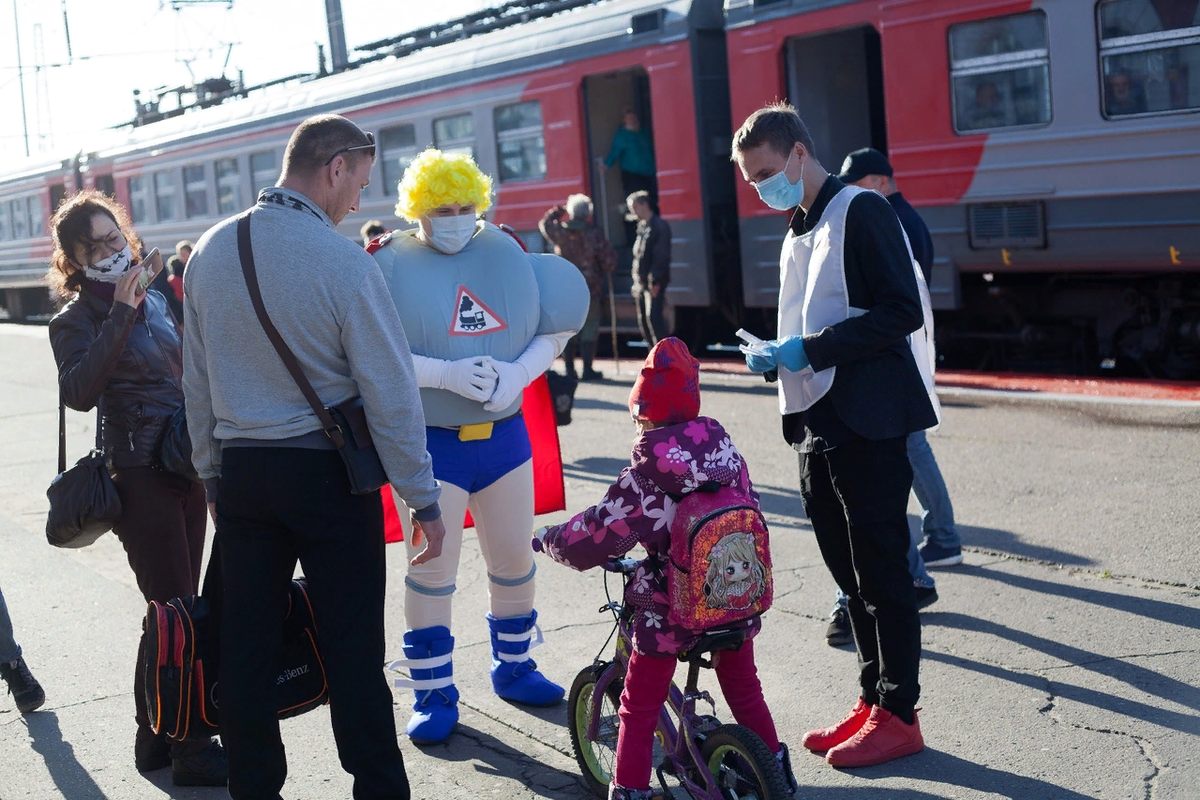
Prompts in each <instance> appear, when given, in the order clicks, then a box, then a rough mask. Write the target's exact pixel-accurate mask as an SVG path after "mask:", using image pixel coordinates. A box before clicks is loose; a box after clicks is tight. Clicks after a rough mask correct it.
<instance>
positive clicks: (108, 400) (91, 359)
mask: <svg viewBox="0 0 1200 800" xmlns="http://www.w3.org/2000/svg"><path fill="white" fill-rule="evenodd" d="M50 235H51V237H52V239H53V243H54V249H53V252H52V253H51V256H50V271H49V273H48V275H47V282H48V283H49V284H50V288H51V291H52V292H54V294H55V295H57V297H58V298H59V300H60V301H62V302H64V303H65V304H66V305H65V306H64V308H63V309H62V310H61V311H60V312H58V314H57V315H55V317H54V318H53V319H52V320H50V345H51V347H52V349H53V350H54V360H55V363H56V364H57V365H58V388H59V392H60V395H61V397H62V399H63V402H64V403H65V404H66V405H67V406H68V407H69V408H73V409H75V410H76V411H90V410H91V409H93V408H96V407H97V406H99V407H100V411H101V419H102V422H101V424H102V430H103V448H104V456H105V459H106V460H107V461H108V463H109V468H110V470H111V471H112V474H113V483H115V484H116V487H117V494H118V495H119V496H120V498H121V507H122V517H121V521H120V522H118V523H117V524H116V526H115V527H114V528H113V532H114V533H116V535H117V538H119V539H120V540H121V545H122V546H123V547H124V548H125V554H126V556H128V558H129V566H130V567H132V568H133V573H134V575H135V576H136V577H137V583H138V588H139V589H141V591H142V596H143V597H144V598H145V600H146V602H150V601H151V600H155V601H157V602H159V603H166V602H168V601H170V600H172V599H174V598H176V597H187V596H189V595H194V594H198V593H199V590H200V562H201V560H202V559H203V557H204V538H205V526H206V518H205V511H206V509H205V504H204V488H203V487H202V486H201V485H200V484H198V483H194V482H192V481H191V480H190V479H188V478H185V477H182V476H180V475H175V474H172V473H170V472H167V471H166V470H164V469H163V467H162V462H161V460H160V456H159V446H160V442H161V441H162V438H163V432H164V430H165V429H166V427H167V423H168V422H169V420H170V419H171V417H172V416H174V414H175V412H176V411H178V410H179V409H180V408H181V407H182V406H183V348H182V343H181V338H180V329H179V325H178V323H177V322H176V320H175V318H174V317H173V316H172V315H171V311H170V310H169V307H168V305H167V300H166V298H165V297H164V296H163V295H162V294H160V293H159V292H157V291H155V290H154V289H152V288H151V289H149V290H144V289H142V288H141V285H140V279H141V277H142V272H143V270H144V269H154V268H157V269H158V272H159V274H160V275H161V273H162V269H161V266H162V265H161V261H158V263H157V264H151V265H148V264H146V263H144V262H142V261H141V260H140V259H139V260H138V261H136V262H135V261H134V256H133V254H134V253H141V250H142V243H141V241H140V240H139V239H138V236H137V234H136V233H135V232H134V230H133V226H132V224H131V223H130V221H129V215H128V214H127V213H126V211H125V209H124V208H123V207H122V206H120V205H118V204H117V202H116V201H115V200H113V199H112V198H110V197H107V196H106V195H104V194H101V193H100V192H97V191H95V190H92V189H85V190H83V191H81V192H78V193H76V194H75V195H73V196H72V197H71V198H70V199H68V200H67V201H66V202H64V203H63V204H62V205H61V206H59V208H58V210H57V211H56V212H55V213H54V216H53V217H52V218H51V219H50ZM151 285H153V284H151ZM169 291H170V289H169V287H168V292H169ZM144 647H145V638H144V637H143V639H142V643H141V644H140V645H139V648H138V650H139V652H138V663H139V664H140V663H141V662H142V660H143V655H142V650H143V648H144ZM133 687H134V689H133V699H134V719H135V720H136V721H137V735H136V737H135V739H134V764H135V766H136V767H137V769H138V771H139V772H150V771H152V770H156V769H161V768H163V767H171V769H172V775H173V779H174V781H175V783H176V784H177V785H192V786H197V785H202V786H224V785H225V783H226V778H227V775H228V767H227V764H226V761H225V753H224V751H223V750H222V749H221V747H220V745H218V744H217V743H216V742H207V741H201V742H176V743H171V742H168V741H167V740H166V737H165V735H156V734H155V733H154V730H153V729H152V728H151V726H150V716H149V712H148V710H147V707H146V686H145V676H144V674H143V672H142V670H140V669H135V671H134V678H133Z"/></svg>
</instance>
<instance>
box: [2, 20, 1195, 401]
mask: <svg viewBox="0 0 1200 800" xmlns="http://www.w3.org/2000/svg"><path fill="white" fill-rule="evenodd" d="M524 1H525V2H527V3H528V4H529V5H530V6H534V5H536V6H537V7H538V8H539V9H541V10H542V11H545V10H546V9H550V10H551V11H553V10H554V8H553V7H554V6H555V3H558V4H560V5H561V13H552V14H547V15H546V16H544V17H543V18H539V19H534V20H531V21H527V22H523V23H521V24H516V25H490V26H482V27H483V30H484V31H485V32H480V33H478V34H477V35H467V34H468V33H470V32H471V31H470V30H469V26H463V27H462V28H461V29H460V31H459V34H458V35H451V36H445V37H442V39H441V40H443V41H444V42H445V43H443V44H438V45H437V46H431V47H422V48H419V49H418V48H412V47H406V49H405V50H404V54H403V55H397V56H396V57H386V58H378V59H376V60H371V61H370V63H363V64H361V65H360V66H358V67H356V68H353V69H349V70H346V71H343V72H339V73H337V74H334V75H330V76H327V77H322V78H318V79H311V80H300V81H295V82H291V83H287V84H282V85H278V86H274V87H271V88H269V89H264V90H262V91H261V92H252V93H250V94H249V95H248V96H246V97H242V98H238V99H231V100H228V101H226V102H224V103H222V104H220V105H216V106H213V107H209V108H203V109H196V110H192V111H188V112H187V113H184V114H181V115H178V116H174V117H172V118H168V119H163V120H161V121H156V122H153V123H151V124H146V125H141V126H136V127H130V128H126V129H122V130H120V131H114V132H111V134H109V135H106V136H105V137H102V139H101V140H98V141H96V142H95V143H94V144H93V145H90V146H89V148H88V149H87V150H86V151H85V152H82V153H79V154H77V155H70V154H67V155H66V156H65V157H63V158H55V159H54V160H52V161H49V163H44V162H43V163H38V162H37V161H28V162H25V163H24V164H22V165H20V166H18V167H16V168H15V169H8V170H5V172H4V174H3V175H0V289H7V290H8V291H7V292H6V293H4V298H5V299H6V300H7V303H8V306H9V311H10V316H19V315H20V314H21V313H23V311H25V310H27V309H28V306H29V305H30V302H31V301H33V300H36V299H37V295H36V294H34V295H30V294H28V293H27V291H28V290H29V289H30V288H31V287H36V286H37V285H38V281H39V279H40V277H41V275H42V274H43V273H44V271H45V262H46V257H47V255H48V249H49V242H48V240H47V239H46V237H45V222H44V220H45V218H46V217H47V216H48V215H49V213H50V210H51V208H52V207H53V206H54V204H56V203H57V201H58V200H59V199H61V197H63V196H65V194H66V193H67V192H68V191H70V190H71V189H72V188H74V187H76V186H96V187H99V188H101V189H103V190H106V191H109V192H112V193H113V194H114V195H115V196H116V197H117V198H118V199H119V200H120V201H121V202H123V203H125V204H127V205H128V206H129V208H130V210H131V212H132V214H133V216H134V219H135V221H136V222H137V225H138V229H139V231H140V232H141V233H142V235H143V237H144V238H145V239H146V241H147V242H148V243H149V244H152V245H157V246H159V247H163V248H164V249H166V248H168V247H170V246H171V245H173V244H174V242H175V241H177V240H179V239H183V238H193V239H194V238H195V237H196V236H198V235H199V234H200V233H201V232H203V230H204V229H205V228H207V227H208V226H210V225H211V224H213V223H214V222H216V221H217V220H219V219H221V218H223V217H225V216H227V215H229V214H232V213H235V212H236V211H238V210H240V209H241V208H243V207H245V206H246V205H248V204H249V203H250V202H251V201H252V199H253V195H254V193H255V191H257V189H258V188H260V187H262V186H266V185H269V184H271V183H273V182H274V180H275V178H276V177H277V175H278V171H279V165H280V159H281V157H282V150H283V146H284V144H285V142H286V140H287V137H288V135H289V133H290V131H291V129H292V128H293V127H294V126H295V125H296V124H297V123H298V122H299V121H300V120H301V119H302V118H304V117H305V116H307V115H310V114H313V113H319V112H325V111H336V112H338V113H343V114H346V115H347V116H349V117H351V118H352V119H354V120H355V121H356V122H358V123H359V124H360V125H362V126H363V127H364V128H366V129H368V130H371V131H373V132H374V134H375V136H376V140H377V141H378V142H379V150H380V152H379V158H378V161H377V165H376V172H375V175H374V178H373V180H372V183H371V186H370V187H368V189H367V191H366V192H365V194H364V198H363V203H362V208H361V209H360V210H359V212H358V213H357V214H355V215H352V216H351V217H350V218H349V219H347V221H346V222H345V223H344V232H345V233H346V235H348V236H356V235H357V229H358V226H359V225H361V223H362V222H363V221H365V220H367V219H370V218H380V219H382V220H383V221H384V223H385V224H386V225H389V226H398V225H400V224H401V222H400V221H399V220H398V219H396V218H395V216H394V211H393V206H394V203H395V199H394V195H395V186H396V182H397V181H398V179H399V177H400V175H401V174H402V172H403V168H404V166H405V165H406V164H407V162H408V160H409V159H411V158H412V157H413V156H414V155H416V153H418V152H420V150H421V149H423V148H425V147H428V146H437V147H440V148H442V149H449V150H461V151H463V152H470V153H472V154H473V155H474V156H475V158H476V159H477V160H478V161H479V163H480V165H481V166H482V167H483V168H484V169H485V170H486V171H488V172H489V173H491V174H492V175H494V176H495V177H496V189H497V197H496V204H495V206H494V207H493V211H492V212H490V216H491V218H492V219H493V220H494V221H496V222H500V223H506V224H508V225H510V226H512V227H513V228H514V229H516V230H517V231H518V232H519V233H520V234H521V235H522V236H523V237H524V238H525V239H526V241H527V242H528V243H529V244H530V245H531V246H532V247H534V248H536V249H540V248H541V247H542V246H543V245H542V242H541V238H540V236H538V234H537V222H538V219H539V218H540V217H541V215H542V213H543V212H544V211H545V210H546V209H547V208H549V207H550V206H552V205H555V204H557V203H560V202H562V201H563V199H564V198H565V197H566V196H567V195H569V194H571V193H574V192H585V193H587V194H589V195H591V196H592V197H593V198H594V199H595V201H596V206H597V217H598V221H599V222H600V223H601V224H602V225H604V227H605V228H606V230H607V231H608V232H609V234H610V236H611V238H612V239H613V241H614V243H615V244H617V245H618V246H619V247H620V246H627V245H628V243H627V242H626V240H625V239H626V228H625V226H624V224H623V215H622V206H623V197H622V186H621V181H620V176H619V173H618V171H616V170H608V171H605V170H603V169H602V168H601V167H600V166H599V165H598V163H597V162H598V161H599V160H600V159H602V158H603V157H604V156H605V154H606V153H607V151H608V146H609V142H610V141H611V138H612V136H613V133H614V132H615V130H616V129H617V126H618V125H619V124H620V120H621V116H622V113H623V111H624V110H625V109H626V108H629V107H632V108H634V109H636V110H637V111H638V112H639V115H640V116H641V119H642V121H643V124H645V125H646V126H648V127H649V129H650V130H651V132H652V138H653V143H654V149H655V156H656V164H657V183H658V193H659V206H660V209H661V212H662V214H663V216H664V218H666V219H667V220H668V221H669V222H670V224H671V227H672V232H673V237H672V240H673V266H672V283H671V286H670V290H669V298H670V301H671V303H672V304H673V306H674V307H675V309H676V324H677V332H678V333H679V334H680V335H681V336H683V337H684V338H686V339H687V340H688V341H689V342H690V343H691V344H692V345H693V346H695V347H701V346H703V345H704V344H707V343H710V342H714V341H720V340H723V339H724V340H727V337H728V336H729V334H730V332H731V331H732V330H733V329H735V328H736V327H739V326H747V327H751V328H756V329H759V330H761V331H763V332H767V331H769V330H770V329H771V327H772V326H773V318H774V313H773V308H774V305H775V298H776V291H777V288H778V252H779V243H780V240H781V237H782V235H783V233H784V231H785V225H786V218H785V217H784V216H783V215H780V214H778V213H776V212H772V211H770V210H769V209H767V208H766V207H765V206H763V205H762V204H761V202H760V201H759V200H758V198H757V196H756V195H755V193H754V191H753V189H752V188H751V187H749V186H748V185H746V184H745V183H744V182H743V181H742V180H741V178H740V176H739V175H738V174H737V172H736V167H735V166H734V165H733V164H731V163H730V161H729V142H730V137H731V134H732V131H733V130H734V129H735V127H736V126H737V125H738V124H740V122H741V121H742V120H743V119H744V118H745V117H746V116H747V115H749V114H750V113H751V112H752V111H754V110H755V109H756V108H758V107H759V106H761V105H763V104H765V103H767V102H770V101H773V100H776V99H788V100H790V101H791V102H792V103H794V104H795V105H796V106H797V108H799V110H800V112H801V114H802V116H803V117H804V118H805V120H806V121H807V123H808V125H809V127H810V129H811V131H812V133H813V136H814V140H815V144H816V151H817V153H816V154H817V157H818V158H819V160H820V161H821V162H822V163H823V165H824V166H825V167H826V168H828V169H830V170H831V171H833V172H837V171H838V167H839V166H840V163H841V160H842V158H843V157H844V156H845V154H847V153H848V152H850V151H852V150H855V149H858V148H860V147H864V146H873V147H875V148H877V149H879V150H882V151H884V152H885V153H887V154H888V155H889V157H890V158H891V160H892V163H893V165H894V167H895V170H896V176H895V177H896V181H897V184H898V185H899V188H900V190H901V191H903V192H904V194H905V196H906V197H907V198H908V199H909V200H910V201H911V202H912V203H913V205H915V206H917V208H918V209H919V210H920V212H921V214H922V216H923V217H924V218H925V220H926V222H927V223H928V225H929V227H930V229H931V231H932V233H933V236H934V241H935V246H936V250H937V256H936V262H935V264H934V268H933V274H932V278H931V281H930V283H931V293H932V296H933V298H934V305H935V308H936V309H937V315H938V344H939V348H940V351H941V352H942V353H943V355H944V356H945V358H946V359H947V361H948V362H949V363H955V364H958V365H961V366H981V367H989V368H1021V369H1047V370H1055V371H1071V372H1094V371H1097V370H1099V369H1101V368H1102V367H1114V368H1116V369H1117V370H1119V371H1124V372H1129V373H1133V374H1139V373H1141V374H1147V373H1148V374H1154V375H1161V376H1166V377H1197V376H1200V0H1099V1H1098V2H1097V1H1096V0H1058V1H1057V2H1049V0H1004V1H1001V0H974V2H971V3H962V2H958V1H957V0H871V1H869V2H868V1H866V0H725V2H724V3H722V2H721V0H670V1H666V0H600V1H599V2H594V3H583V2H581V0H524ZM386 52H387V51H386V50H385V51H381V54H386ZM622 277H624V280H623V281H619V282H618V290H619V291H618V294H620V293H621V291H620V290H621V289H623V288H625V287H627V286H628V278H627V277H626V276H622ZM22 305H24V306H25V307H26V308H25V309H22Z"/></svg>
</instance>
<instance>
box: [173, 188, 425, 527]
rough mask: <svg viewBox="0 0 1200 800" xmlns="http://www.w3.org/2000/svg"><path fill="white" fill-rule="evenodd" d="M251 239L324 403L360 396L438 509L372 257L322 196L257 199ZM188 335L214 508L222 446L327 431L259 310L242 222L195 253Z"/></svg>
mask: <svg viewBox="0 0 1200 800" xmlns="http://www.w3.org/2000/svg"><path fill="white" fill-rule="evenodd" d="M250 235H251V241H252V243H253V249H254V265H255V269H256V271H257V273H258V283H259V286H260V287H261V291H262V297H263V305H264V306H265V307H266V310H267V314H268V315H269V316H270V318H271V321H272V322H273V323H274V324H275V327H276V328H278V329H279V334H280V336H282V337H283V340H284V342H286V343H287V345H288V347H289V348H291V350H292V352H293V353H295V355H296V360H297V361H299V362H300V367H301V369H303V371H304V375H305V377H307V378H308V380H309V382H310V383H312V385H313V388H314V389H315V390H316V392H317V396H318V397H320V398H321V401H322V402H323V403H324V404H325V405H326V406H332V405H337V404H338V403H341V402H343V401H345V400H348V399H350V398H352V397H355V396H361V397H362V398H363V404H364V406H365V408H366V413H367V424H368V427H369V428H370V430H371V436H372V438H373V439H374V441H375V447H376V449H377V450H378V451H379V458H380V460H381V461H382V462H383V467H384V469H385V470H386V471H387V475H388V479H389V480H390V481H391V483H392V485H393V486H395V488H396V491H397V492H398V493H399V495H400V497H401V499H403V500H404V502H405V503H406V504H407V505H408V507H409V508H413V509H427V508H430V507H431V506H434V504H435V503H436V502H437V500H438V496H439V495H440V494H441V488H440V487H439V486H438V484H437V482H436V481H435V480H434V478H433V462H432V459H431V458H430V456H429V453H428V452H427V451H426V449H425V417H424V414H423V413H422V411H421V397H420V394H419V393H418V391H417V381H416V376H415V375H414V373H413V365H412V354H411V353H410V352H409V349H408V340H407V339H406V338H405V336H404V329H403V328H402V327H401V325H400V318H399V317H398V316H397V315H396V307H395V306H394V305H393V304H392V299H391V295H390V294H389V293H388V289H387V286H385V285H384V283H383V276H382V275H381V274H380V272H379V267H378V266H377V265H376V264H375V261H374V259H372V258H371V257H370V256H369V255H367V253H366V252H365V251H364V250H363V249H362V248H361V247H359V246H358V245H356V244H355V243H354V242H351V241H350V240H349V239H347V238H346V237H344V236H342V235H341V234H340V233H338V232H337V230H335V228H334V226H333V222H332V221H331V220H330V219H329V217H328V216H326V215H325V213H324V212H323V211H321V210H320V209H319V208H317V206H316V204H315V203H313V202H312V201H311V200H309V199H308V198H306V197H305V196H304V195H302V194H299V193H297V192H292V191H289V190H287V189H282V188H278V187H277V188H274V189H270V190H265V191H264V193H263V194H262V195H260V197H259V202H258V205H257V206H255V208H254V212H253V214H252V215H251V222H250ZM183 330H184V345H183V358H184V366H183V391H184V396H185V398H186V402H187V421H188V432H189V433H190V434H191V439H192V462H193V463H194V464H195V466H196V470H197V472H198V473H199V474H200V478H201V479H203V480H204V481H205V485H206V487H208V488H209V490H210V494H209V500H210V501H212V500H214V499H215V493H214V492H213V491H212V490H213V488H214V486H215V478H216V477H217V476H218V475H219V474H220V472H221V449H222V443H223V442H231V441H234V440H237V441H238V443H239V444H244V443H245V440H255V441H261V442H262V443H263V445H264V446H270V445H271V443H272V442H278V441H280V440H285V439H288V440H294V439H295V438H296V437H299V436H303V435H304V434H310V433H313V432H314V431H320V430H321V427H322V426H321V422H320V420H319V419H318V418H317V415H316V414H315V413H314V412H313V410H312V408H311V407H310V406H309V404H308V402H307V401H306V400H305V399H304V395H303V394H301V392H300V389H299V388H298V387H297V386H296V382H295V381H294V380H292V376H291V375H290V374H289V373H288V371H287V368H286V367H285V366H284V365H283V361H282V360H281V359H280V357H279V354H278V353H276V352H275V348H274V347H272V345H271V342H270V340H269V339H267V335H266V334H265V333H264V332H263V330H262V326H261V325H260V324H259V322H258V317H257V316H256V315H255V313H254V307H253V305H251V303H250V293H249V291H248V290H247V288H246V282H245V279H244V278H243V276H242V267H241V261H240V259H239V257H238V244H237V217H230V218H229V219H227V220H225V221H223V222H221V223H219V224H217V225H216V226H214V227H212V228H210V229H209V230H208V231H207V232H206V233H205V234H204V235H203V236H202V237H200V241H198V242H197V243H196V247H195V249H194V250H193V251H192V257H191V258H190V259H189V260H188V269H187V272H186V274H185V278H184V327H183ZM311 438H313V437H310V439H311ZM316 438H317V439H318V441H319V440H320V439H322V438H323V437H320V436H318V437H316ZM317 446H318V447H319V446H320V443H319V444H318V445H317ZM430 510H433V509H430Z"/></svg>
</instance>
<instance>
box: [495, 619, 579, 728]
mask: <svg viewBox="0 0 1200 800" xmlns="http://www.w3.org/2000/svg"><path fill="white" fill-rule="evenodd" d="M487 621H488V627H489V628H491V631H492V688H493V689H495V690H496V694H498V695H500V696H501V697H503V698H504V699H505V700H511V701H513V702H514V703H524V704H526V705H530V706H552V705H555V704H556V703H560V702H562V699H563V695H565V694H566V691H565V690H564V689H563V688H562V687H561V686H559V685H558V684H557V683H554V682H552V681H550V680H548V679H547V678H546V676H545V675H543V674H542V673H540V672H538V668H537V663H536V662H535V661H534V660H533V659H532V658H530V657H529V646H530V643H531V640H532V639H533V638H534V637H535V636H539V637H540V635H541V634H540V632H539V630H538V628H537V612H536V611H531V612H529V616H526V617H505V618H503V619H497V618H496V617H493V616H492V615H491V614H488V617H487Z"/></svg>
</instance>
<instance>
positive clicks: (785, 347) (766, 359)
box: [746, 336, 808, 372]
mask: <svg viewBox="0 0 1200 800" xmlns="http://www.w3.org/2000/svg"><path fill="white" fill-rule="evenodd" d="M763 349H764V350H766V353H764V354H763V355H761V356H756V355H750V354H749V353H747V354H746V367H747V368H748V369H749V370H750V371H751V372H770V371H771V370H773V369H778V368H779V367H786V368H787V369H789V370H791V371H792V372H799V371H800V370H802V369H804V368H805V367H807V366H808V356H807V355H805V353H804V337H802V336H785V337H783V338H782V339H773V340H771V341H769V342H767V344H766V346H765V347H764V348H763Z"/></svg>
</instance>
